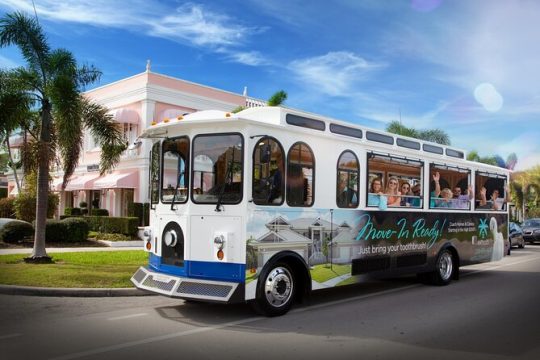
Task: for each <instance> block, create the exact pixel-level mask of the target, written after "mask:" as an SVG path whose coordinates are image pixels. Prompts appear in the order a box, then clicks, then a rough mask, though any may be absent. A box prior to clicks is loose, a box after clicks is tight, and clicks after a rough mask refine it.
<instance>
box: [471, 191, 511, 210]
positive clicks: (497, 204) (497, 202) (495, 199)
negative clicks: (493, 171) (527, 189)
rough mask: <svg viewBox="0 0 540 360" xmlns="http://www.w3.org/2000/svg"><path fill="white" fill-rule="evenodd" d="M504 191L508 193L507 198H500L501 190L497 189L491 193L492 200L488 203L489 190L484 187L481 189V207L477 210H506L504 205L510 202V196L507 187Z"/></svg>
mask: <svg viewBox="0 0 540 360" xmlns="http://www.w3.org/2000/svg"><path fill="white" fill-rule="evenodd" d="M504 191H505V192H506V198H503V197H499V190H497V189H495V190H493V192H492V193H491V196H490V200H489V201H488V200H487V197H486V194H487V189H486V188H485V187H482V189H480V205H479V206H477V209H487V210H504V204H506V202H508V201H509V199H508V198H509V196H510V192H509V191H508V186H507V185H505V187H504Z"/></svg>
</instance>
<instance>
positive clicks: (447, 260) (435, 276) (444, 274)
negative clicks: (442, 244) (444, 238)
mask: <svg viewBox="0 0 540 360" xmlns="http://www.w3.org/2000/svg"><path fill="white" fill-rule="evenodd" d="M454 271H457V269H455V268H454V254H453V253H452V251H450V250H449V249H443V250H441V252H439V255H438V256H437V261H436V262H435V271H433V272H431V273H430V274H429V275H430V276H429V280H430V281H429V282H430V283H431V284H433V285H438V286H445V285H448V284H450V281H452V276H453V275H454Z"/></svg>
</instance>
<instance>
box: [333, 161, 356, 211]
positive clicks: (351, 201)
mask: <svg viewBox="0 0 540 360" xmlns="http://www.w3.org/2000/svg"><path fill="white" fill-rule="evenodd" d="M359 171H360V168H359V166H358V158H357V157H356V155H354V153H353V152H352V151H349V150H347V151H344V152H343V153H342V154H341V156H340V157H339V159H338V164H337V189H336V203H337V206H338V207H340V208H356V207H358V188H359Z"/></svg>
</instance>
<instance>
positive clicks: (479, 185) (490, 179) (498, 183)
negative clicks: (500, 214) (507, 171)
mask: <svg viewBox="0 0 540 360" xmlns="http://www.w3.org/2000/svg"><path fill="white" fill-rule="evenodd" d="M475 181H476V189H477V191H476V209H477V210H495V211H504V210H506V203H507V201H508V196H509V195H510V194H509V191H508V188H507V185H506V176H504V175H499V174H491V173H485V172H481V171H477V172H476V177H475Z"/></svg>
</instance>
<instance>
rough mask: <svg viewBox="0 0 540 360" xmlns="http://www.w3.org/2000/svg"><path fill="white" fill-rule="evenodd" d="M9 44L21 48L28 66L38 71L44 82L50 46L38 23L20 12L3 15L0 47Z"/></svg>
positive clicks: (0, 24) (0, 26)
mask: <svg viewBox="0 0 540 360" xmlns="http://www.w3.org/2000/svg"><path fill="white" fill-rule="evenodd" d="M9 45H16V46H17V47H18V48H19V49H20V50H21V52H22V55H23V57H24V58H25V60H26V61H27V62H28V65H29V67H30V68H31V69H32V70H34V71H36V72H38V73H39V74H40V75H41V80H42V82H43V83H45V82H46V73H45V69H46V67H47V58H48V55H49V52H50V48H49V45H48V44H47V38H46V36H45V34H44V33H43V30H42V28H41V26H40V25H39V23H38V22H37V21H36V20H35V19H34V18H31V17H28V16H26V15H25V14H24V13H21V12H15V13H11V14H7V15H5V16H4V17H3V18H1V19H0V47H5V46H9Z"/></svg>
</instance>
